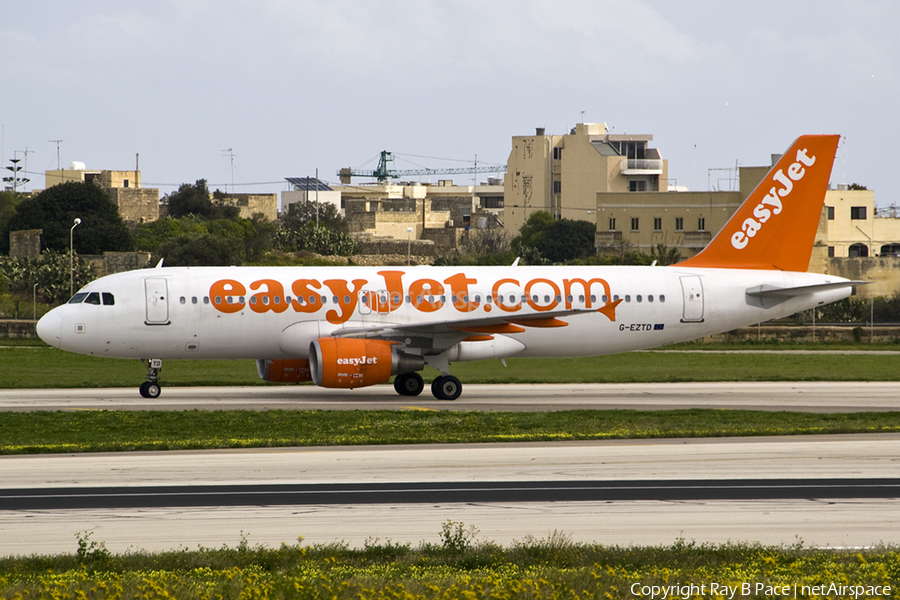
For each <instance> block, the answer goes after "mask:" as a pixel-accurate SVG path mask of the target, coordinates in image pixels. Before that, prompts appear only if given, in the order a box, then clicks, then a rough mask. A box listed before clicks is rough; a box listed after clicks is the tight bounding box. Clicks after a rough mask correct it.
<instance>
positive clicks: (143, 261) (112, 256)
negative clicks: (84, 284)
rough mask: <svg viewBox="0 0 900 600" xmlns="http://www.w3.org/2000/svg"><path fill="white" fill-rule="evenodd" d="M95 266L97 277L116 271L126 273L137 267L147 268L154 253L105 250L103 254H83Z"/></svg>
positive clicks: (82, 256) (81, 256)
mask: <svg viewBox="0 0 900 600" xmlns="http://www.w3.org/2000/svg"><path fill="white" fill-rule="evenodd" d="M79 257H80V258H83V259H84V260H86V261H87V262H88V263H90V265H91V266H93V267H94V276H95V277H96V278H99V277H106V276H107V275H112V274H114V273H124V272H126V271H134V270H135V269H146V268H147V267H149V266H151V265H150V260H151V258H153V255H152V254H150V253H149V252H105V253H103V254H81V255H79Z"/></svg>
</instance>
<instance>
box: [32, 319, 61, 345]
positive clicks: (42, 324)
mask: <svg viewBox="0 0 900 600" xmlns="http://www.w3.org/2000/svg"><path fill="white" fill-rule="evenodd" d="M37 334H38V337H40V338H41V339H42V340H44V341H45V342H46V343H48V344H50V345H51V346H54V347H56V348H59V344H60V342H61V339H62V317H60V316H59V312H58V311H57V310H56V309H54V310H51V311H50V312H48V313H47V314H46V315H44V316H43V317H41V320H40V321H38V324H37Z"/></svg>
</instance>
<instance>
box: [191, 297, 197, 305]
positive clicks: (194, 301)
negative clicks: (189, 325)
mask: <svg viewBox="0 0 900 600" xmlns="http://www.w3.org/2000/svg"><path fill="white" fill-rule="evenodd" d="M191 304H197V296H191Z"/></svg>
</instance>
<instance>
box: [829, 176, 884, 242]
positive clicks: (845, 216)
mask: <svg viewBox="0 0 900 600" xmlns="http://www.w3.org/2000/svg"><path fill="white" fill-rule="evenodd" d="M896 212H897V211H896V210H886V211H882V212H881V213H878V210H877V209H876V208H875V192H874V191H872V190H858V189H857V190H851V189H848V187H847V186H844V185H841V186H838V189H837V190H829V191H828V193H827V194H826V195H825V213H826V214H825V239H826V241H827V245H828V256H829V257H849V258H865V257H868V256H900V219H898V218H897V214H896Z"/></svg>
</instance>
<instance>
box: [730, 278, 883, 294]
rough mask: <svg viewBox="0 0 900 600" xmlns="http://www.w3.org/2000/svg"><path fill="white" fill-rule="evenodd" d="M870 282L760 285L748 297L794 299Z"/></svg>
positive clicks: (749, 291)
mask: <svg viewBox="0 0 900 600" xmlns="http://www.w3.org/2000/svg"><path fill="white" fill-rule="evenodd" d="M868 283H869V282H868V281H849V280H846V281H836V282H834V283H817V284H815V285H798V286H794V287H778V286H775V285H759V286H756V287H753V288H750V289H748V290H747V295H748V296H754V297H756V298H765V297H770V296H782V297H785V298H792V297H794V296H804V295H806V294H812V293H814V292H824V291H827V290H838V289H841V288H845V287H855V286H857V285H867V284H868Z"/></svg>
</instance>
